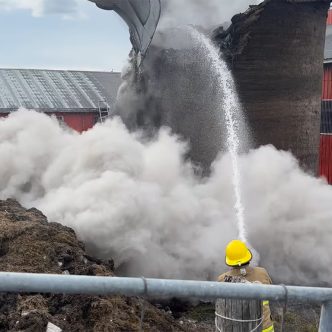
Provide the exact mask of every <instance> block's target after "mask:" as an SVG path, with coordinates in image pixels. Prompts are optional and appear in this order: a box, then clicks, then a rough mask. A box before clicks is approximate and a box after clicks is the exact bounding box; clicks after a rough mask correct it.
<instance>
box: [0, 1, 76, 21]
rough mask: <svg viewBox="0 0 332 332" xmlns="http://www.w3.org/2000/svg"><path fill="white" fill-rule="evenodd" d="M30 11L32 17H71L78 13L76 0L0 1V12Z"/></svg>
mask: <svg viewBox="0 0 332 332" xmlns="http://www.w3.org/2000/svg"><path fill="white" fill-rule="evenodd" d="M17 9H23V10H30V11H31V12H32V15H33V16H37V17H38V16H43V15H46V14H61V15H71V14H75V13H77V11H78V0H0V10H17Z"/></svg>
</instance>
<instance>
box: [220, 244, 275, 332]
mask: <svg viewBox="0 0 332 332" xmlns="http://www.w3.org/2000/svg"><path fill="white" fill-rule="evenodd" d="M251 260H252V253H251V251H250V250H249V249H248V248H247V246H246V244H245V243H244V242H242V241H240V240H233V241H231V242H230V243H229V244H228V245H227V247H226V264H227V265H228V266H230V267H231V268H232V269H231V270H230V271H228V272H226V273H224V274H222V275H220V276H219V277H218V281H219V282H254V283H262V284H268V285H270V284H272V280H271V278H270V276H269V274H268V273H267V271H266V270H265V269H264V268H262V267H251V266H249V264H250V261H251ZM262 332H274V327H273V322H272V319H271V311H270V306H269V301H263V330H262Z"/></svg>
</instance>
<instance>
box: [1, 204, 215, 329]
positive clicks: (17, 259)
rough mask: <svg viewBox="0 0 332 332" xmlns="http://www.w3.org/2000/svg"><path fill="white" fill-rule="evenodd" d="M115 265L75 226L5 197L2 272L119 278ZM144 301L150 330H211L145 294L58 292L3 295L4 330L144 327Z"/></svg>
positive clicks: (2, 314) (2, 316)
mask: <svg viewBox="0 0 332 332" xmlns="http://www.w3.org/2000/svg"><path fill="white" fill-rule="evenodd" d="M113 265H114V264H113V261H112V260H110V261H102V260H99V259H95V258H92V257H90V256H89V255H88V254H87V253H86V252H85V248H84V245H83V243H82V242H80V241H78V239H77V238H76V235H75V232H74V231H73V230H72V229H70V228H68V227H65V226H62V225H61V224H58V223H48V222H47V219H46V217H45V216H44V215H43V214H42V213H41V212H40V211H38V210H37V209H30V210H26V209H24V208H23V207H22V206H21V205H20V204H19V203H17V202H16V201H14V200H11V199H9V200H6V201H0V270H1V271H8V272H31V273H55V274H76V275H99V276H113ZM142 305H144V310H145V315H144V323H143V329H144V331H162V332H164V331H165V332H167V331H193V332H194V331H206V329H205V327H203V326H204V325H200V324H196V323H195V322H194V321H192V320H188V319H183V320H176V319H175V318H174V317H173V315H172V313H171V312H170V311H169V312H166V310H163V309H158V308H157V307H156V306H154V305H152V304H150V303H149V302H147V301H144V300H142V299H140V298H126V297H122V296H112V297H101V296H84V295H78V296H69V295H52V294H46V295H41V294H0V331H31V332H39V331H40V332H45V331H46V327H47V324H48V322H51V323H53V324H55V325H56V326H58V327H59V328H61V329H62V330H63V331H68V332H69V331H70V332H75V331H77V332H78V331H95V332H101V331H103V332H105V331H124V332H130V331H139V327H140V317H141V309H142ZM211 331H213V330H211Z"/></svg>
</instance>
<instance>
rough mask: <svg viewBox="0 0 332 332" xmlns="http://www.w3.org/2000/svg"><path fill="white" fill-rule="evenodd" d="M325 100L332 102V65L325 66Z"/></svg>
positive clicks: (323, 97) (323, 95)
mask: <svg viewBox="0 0 332 332" xmlns="http://www.w3.org/2000/svg"><path fill="white" fill-rule="evenodd" d="M322 89H323V93H322V99H323V100H329V99H331V100H332V66H331V65H330V64H328V65H325V66H324V75H323V88H322Z"/></svg>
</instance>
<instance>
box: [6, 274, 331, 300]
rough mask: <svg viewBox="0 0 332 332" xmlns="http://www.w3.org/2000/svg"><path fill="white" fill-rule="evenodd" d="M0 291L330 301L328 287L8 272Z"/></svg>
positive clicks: (329, 289)
mask: <svg viewBox="0 0 332 332" xmlns="http://www.w3.org/2000/svg"><path fill="white" fill-rule="evenodd" d="M0 292H11V293H53V294H89V295H125V296H144V295H145V296H148V297H153V298H171V297H178V298H197V299H217V298H233V299H261V300H272V301H284V300H285V299H286V298H287V299H288V300H295V301H299V302H316V303H324V302H327V301H332V289H331V288H318V287H317V288H316V287H298V286H280V285H261V284H249V283H248V284H234V283H219V282H209V281H188V280H165V279H145V278H117V277H92V276H75V275H52V274H29V273H9V272H0Z"/></svg>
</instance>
